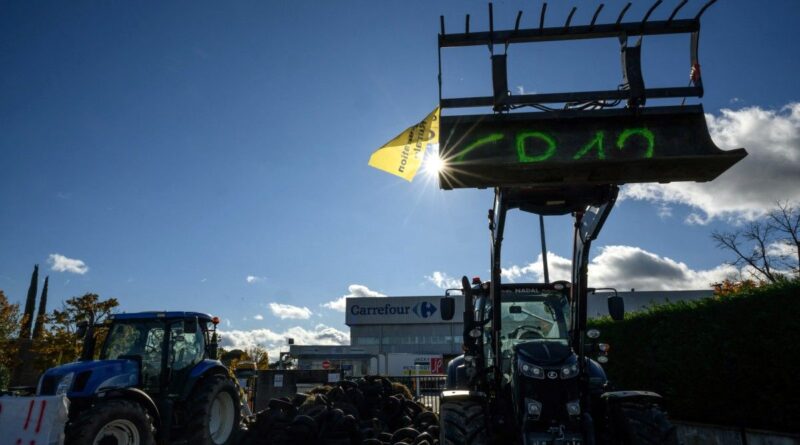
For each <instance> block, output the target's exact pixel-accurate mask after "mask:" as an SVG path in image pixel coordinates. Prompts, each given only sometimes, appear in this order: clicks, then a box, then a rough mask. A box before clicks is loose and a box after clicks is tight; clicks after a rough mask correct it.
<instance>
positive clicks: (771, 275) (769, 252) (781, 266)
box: [711, 202, 800, 283]
mask: <svg viewBox="0 0 800 445" xmlns="http://www.w3.org/2000/svg"><path fill="white" fill-rule="evenodd" d="M799 229H800V209H798V208H797V207H794V206H792V205H789V204H788V203H780V202H779V203H777V206H776V208H775V209H774V210H773V211H772V212H770V213H769V214H768V215H767V216H766V217H765V218H764V219H762V220H758V221H753V222H750V223H749V224H747V225H745V226H743V227H742V228H739V229H737V230H734V231H730V232H719V231H714V232H713V234H712V235H711V237H712V238H713V239H714V241H716V243H717V247H719V248H721V249H724V250H728V251H730V252H732V253H733V254H734V255H735V257H736V259H735V260H733V261H731V262H730V263H729V264H731V265H733V266H736V267H737V268H744V270H745V271H747V273H749V274H751V275H752V277H753V278H755V279H756V280H759V281H766V282H770V283H775V282H777V281H780V280H782V279H785V278H787V275H793V276H795V277H798V276H800V230H799Z"/></svg>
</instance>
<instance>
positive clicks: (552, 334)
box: [500, 289, 570, 356]
mask: <svg viewBox="0 0 800 445" xmlns="http://www.w3.org/2000/svg"><path fill="white" fill-rule="evenodd" d="M500 311H501V318H502V321H503V323H502V325H501V326H502V329H501V331H500V340H501V343H502V352H503V355H504V356H510V353H511V349H512V348H513V346H514V345H516V344H518V343H523V342H530V341H544V340H546V341H562V342H564V344H566V343H567V342H568V341H569V323H570V305H569V299H568V298H567V296H566V293H564V292H562V291H555V290H545V289H542V290H537V289H530V290H520V289H516V290H514V291H505V290H504V291H503V296H502V301H501V303H500Z"/></svg>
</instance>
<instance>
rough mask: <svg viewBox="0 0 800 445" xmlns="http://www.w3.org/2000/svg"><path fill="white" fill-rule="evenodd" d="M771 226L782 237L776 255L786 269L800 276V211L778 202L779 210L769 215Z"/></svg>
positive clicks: (776, 248)
mask: <svg viewBox="0 0 800 445" xmlns="http://www.w3.org/2000/svg"><path fill="white" fill-rule="evenodd" d="M769 224H770V225H771V226H772V227H773V228H774V229H775V230H776V231H777V232H778V234H779V236H780V237H781V239H780V240H779V243H780V244H778V245H776V246H775V249H774V251H773V252H774V254H775V255H776V256H777V257H778V258H779V261H780V262H781V264H782V265H783V266H784V267H786V268H787V269H789V270H791V271H793V272H794V273H795V275H797V276H800V209H798V208H796V207H793V206H790V205H789V203H788V202H786V203H781V202H778V208H777V209H775V210H773V211H772V212H771V213H770V214H769Z"/></svg>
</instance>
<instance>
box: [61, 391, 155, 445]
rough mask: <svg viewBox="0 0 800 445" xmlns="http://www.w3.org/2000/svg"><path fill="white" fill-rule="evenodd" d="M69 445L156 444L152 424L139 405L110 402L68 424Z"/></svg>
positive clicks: (94, 406) (130, 402) (127, 402)
mask: <svg viewBox="0 0 800 445" xmlns="http://www.w3.org/2000/svg"><path fill="white" fill-rule="evenodd" d="M65 444H66V445H155V439H154V437H153V423H152V421H151V419H150V416H149V415H148V414H147V411H146V410H145V409H144V408H142V406H141V405H139V404H138V403H136V402H134V401H131V400H125V399H111V400H104V401H102V402H99V403H96V404H94V405H93V406H92V407H91V408H89V409H86V410H84V411H83V412H81V413H80V414H79V415H78V417H77V418H76V419H75V420H74V421H72V422H70V423H69V425H67V429H66V440H65Z"/></svg>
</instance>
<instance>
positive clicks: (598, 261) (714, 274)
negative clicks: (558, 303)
mask: <svg viewBox="0 0 800 445" xmlns="http://www.w3.org/2000/svg"><path fill="white" fill-rule="evenodd" d="M547 260H548V266H549V271H550V281H557V280H570V276H571V271H572V269H571V264H570V260H569V259H567V258H564V257H561V256H558V255H555V254H553V253H549V254H548V256H547ZM502 274H503V278H505V279H507V280H509V281H516V280H530V281H535V282H542V281H544V277H543V275H544V273H543V268H542V256H541V254H540V255H539V257H538V258H537V260H536V262H534V263H530V264H528V265H525V266H511V267H510V268H508V269H503V270H502ZM740 275H741V272H740V271H739V270H737V269H736V268H735V267H733V266H730V265H727V264H722V265H719V266H717V267H714V268H712V269H708V270H694V269H691V268H690V267H689V266H687V265H686V264H685V263H682V262H679V261H675V260H673V259H671V258H667V257H662V256H659V255H656V254H654V253H651V252H648V251H646V250H644V249H641V248H639V247H632V246H605V247H603V248H601V249H600V254H599V255H597V256H596V257H594V258H593V259H592V260H591V262H590V263H589V286H590V287H615V288H617V289H618V290H627V289H629V288H636V289H638V290H694V289H709V288H710V287H711V283H717V282H720V281H722V280H724V279H725V278H738V277H739V276H740Z"/></svg>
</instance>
